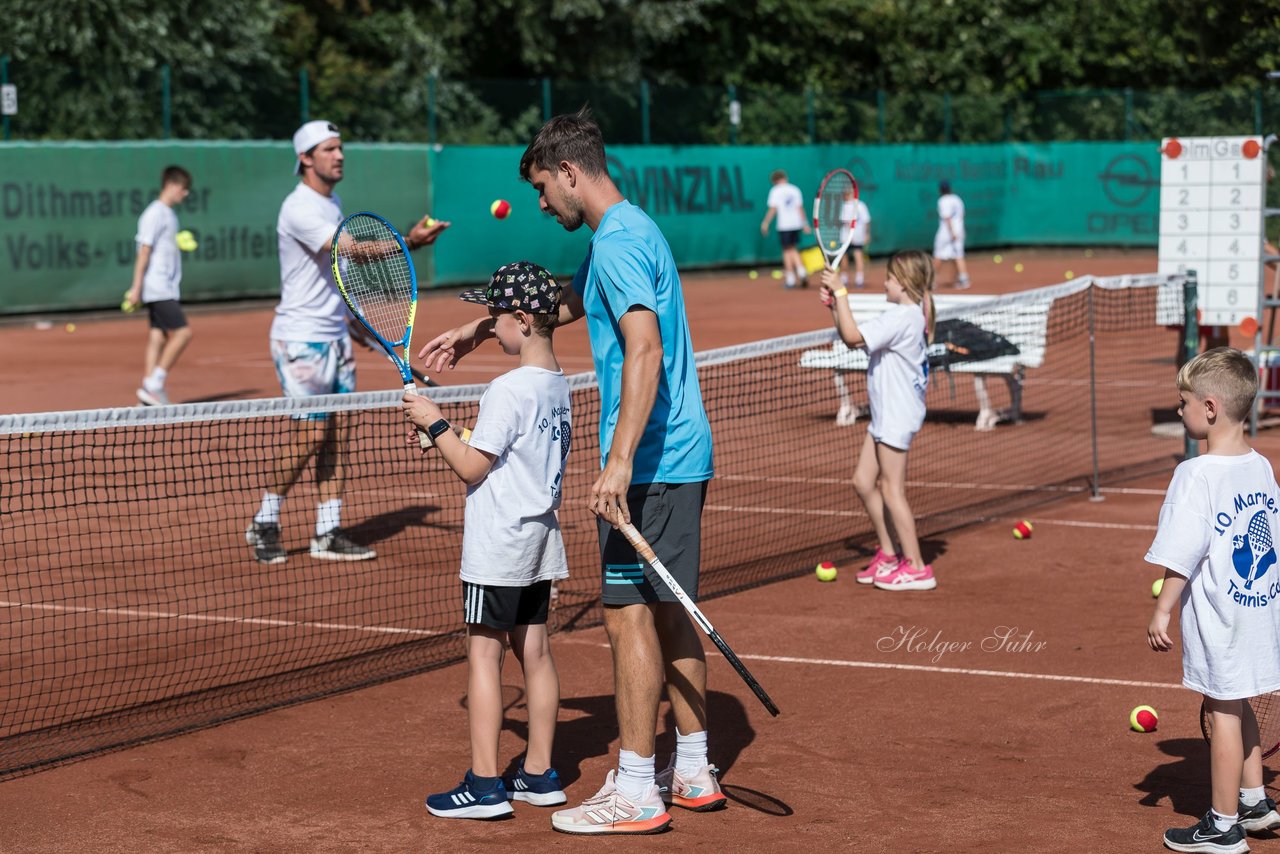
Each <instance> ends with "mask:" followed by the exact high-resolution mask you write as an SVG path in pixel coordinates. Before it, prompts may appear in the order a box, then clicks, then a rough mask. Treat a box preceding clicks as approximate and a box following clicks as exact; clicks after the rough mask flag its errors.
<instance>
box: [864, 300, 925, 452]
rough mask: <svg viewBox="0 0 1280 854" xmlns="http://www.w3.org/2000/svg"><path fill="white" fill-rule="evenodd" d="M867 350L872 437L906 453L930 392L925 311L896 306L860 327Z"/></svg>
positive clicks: (913, 306) (898, 304)
mask: <svg viewBox="0 0 1280 854" xmlns="http://www.w3.org/2000/svg"><path fill="white" fill-rule="evenodd" d="M858 330H859V331H860V332H861V333H862V338H863V341H865V342H866V343H865V344H864V345H863V346H865V347H866V349H867V356H868V366H867V398H868V401H869V402H870V404H871V426H870V428H869V429H870V431H871V435H872V436H873V437H874V438H876V439H878V440H880V441H882V442H885V443H886V444H889V445H892V446H893V447H895V448H899V449H901V450H906V449H907V445H908V444H909V443H910V441H911V437H912V436H914V435H915V434H916V433H917V432H919V430H920V428H921V427H922V426H923V425H924V413H925V392H926V391H928V388H929V356H928V344H927V342H926V341H925V320H924V309H923V307H921V306H919V305H916V304H915V303H908V304H905V305H904V304H901V303H895V304H892V305H890V306H889V308H888V309H886V310H885V311H884V312H882V313H881V314H880V315H879V316H877V317H873V318H871V319H870V320H867V321H866V322H865V323H859V324H858Z"/></svg>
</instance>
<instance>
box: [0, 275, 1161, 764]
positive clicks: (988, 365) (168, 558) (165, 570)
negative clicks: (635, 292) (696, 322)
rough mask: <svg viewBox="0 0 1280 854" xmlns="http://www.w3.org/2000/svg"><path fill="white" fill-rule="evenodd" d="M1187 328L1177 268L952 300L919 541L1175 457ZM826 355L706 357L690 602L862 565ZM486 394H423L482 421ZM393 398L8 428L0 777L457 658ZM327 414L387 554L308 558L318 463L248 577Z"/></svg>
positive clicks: (588, 401) (573, 594)
mask: <svg viewBox="0 0 1280 854" xmlns="http://www.w3.org/2000/svg"><path fill="white" fill-rule="evenodd" d="M870 302H874V301H870ZM870 302H869V303H868V306H869V308H868V310H873V309H874V306H871V305H870ZM1181 318H1182V288H1181V282H1180V280H1176V279H1171V278H1168V277H1156V276H1146V277H1121V278H1116V279H1092V278H1090V277H1082V278H1081V279H1077V280H1075V281H1072V282H1068V283H1064V284H1062V285H1057V286H1053V287H1050V288H1043V289H1039V290H1035V291H1028V292H1024V293H1022V294H1018V295H1012V296H1008V297H1001V298H994V299H984V298H971V299H968V300H965V299H959V298H953V299H945V298H940V299H939V337H938V343H937V344H935V346H934V348H933V351H932V357H931V361H932V363H933V366H934V367H933V372H932V378H931V383H930V387H929V392H928V404H929V416H928V419H927V421H926V424H925V427H924V429H923V430H922V432H921V433H920V434H919V435H918V436H917V438H916V440H915V442H914V444H913V445H912V450H911V457H910V466H909V471H908V479H909V494H910V499H911V502H912V506H913V508H914V510H915V512H916V514H917V516H918V523H919V528H920V533H921V535H922V536H926V537H927V536H932V535H936V534H937V533H938V532H940V531H945V530H947V529H950V528H954V527H957V526H960V525H964V524H968V523H971V522H973V521H975V520H982V519H990V518H993V517H998V516H999V514H1001V513H1005V512H1012V511H1014V510H1020V509H1023V508H1025V507H1028V506H1031V505H1033V504H1035V503H1037V502H1043V501H1047V500H1052V499H1054V498H1057V497H1060V496H1063V495H1068V494H1072V493H1077V492H1083V491H1088V490H1091V489H1097V488H1099V487H1100V486H1102V485H1105V484H1106V483H1109V482H1112V481H1115V480H1117V479H1119V478H1122V477H1124V476H1126V475H1128V474H1132V473H1134V472H1135V471H1144V472H1146V471H1153V470H1158V469H1161V468H1169V467H1172V465H1174V464H1175V463H1176V461H1177V460H1178V459H1179V458H1180V456H1181V453H1182V445H1181V443H1179V442H1174V441H1170V440H1169V439H1167V438H1160V437H1158V436H1155V435H1153V431H1152V426H1153V423H1155V422H1159V421H1171V420H1173V419H1174V416H1173V414H1172V407H1171V406H1170V405H1169V402H1170V401H1171V400H1176V397H1175V392H1174V389H1173V385H1172V384H1173V381H1174V376H1175V372H1176V367H1175V352H1176V348H1177V345H1178V341H1179V340H1180V333H1179V332H1178V331H1177V330H1176V329H1173V328H1172V327H1173V325H1174V324H1177V323H1179V322H1180V320H1181ZM694 333H695V336H696V333H697V330H696V328H695V329H694ZM833 342H834V336H833V333H832V332H831V331H829V330H823V331H819V332H813V333H807V334H802V335H796V336H790V337H787V338H780V339H775V340H771V341H763V342H757V343H753V344H747V345H743V346H738V347H731V348H725V349H721V350H714V351H709V352H704V353H701V354H700V355H699V356H698V365H699V368H698V370H699V377H700V380H701V385H702V391H703V396H704V399H705V402H706V406H707V411H708V414H709V416H710V418H711V423H712V432H713V435H714V438H715V443H716V449H715V455H716V471H717V476H716V478H715V480H714V481H713V482H712V485H711V487H710V491H709V494H708V504H707V507H706V511H705V514H704V517H703V523H704V540H703V541H704V545H703V567H704V568H703V576H702V585H701V586H702V591H703V594H704V596H714V595H719V594H723V593H726V592H729V591H733V590H738V589H742V588H745V587H750V586H755V585H759V584H764V583H768V582H771V581H775V580H778V579H781V578H785V577H789V576H792V575H795V574H797V573H800V572H804V571H807V570H808V569H809V568H810V567H811V566H812V564H813V562H815V561H816V560H819V559H823V560H830V559H834V560H840V558H841V557H844V558H845V559H846V560H848V561H849V562H851V563H852V562H854V561H856V560H860V559H861V557H859V556H860V555H861V554H864V553H865V551H866V549H865V547H866V546H867V545H868V544H870V543H871V529H870V525H869V523H868V520H867V518H866V516H865V514H864V513H863V511H862V508H861V505H860V504H859V502H858V500H857V497H856V495H855V494H854V492H853V490H852V487H851V476H852V471H853V466H854V463H855V461H856V459H857V455H858V453H859V448H860V447H861V443H862V441H863V436H864V434H865V430H866V425H867V419H866V417H865V416H864V415H860V413H861V410H860V409H859V407H860V406H862V405H864V404H865V402H866V391H865V359H864V360H863V361H862V362H861V363H860V364H859V363H858V361H857V359H858V357H859V356H860V354H858V353H856V352H853V353H850V352H848V351H845V350H844V348H843V347H842V346H841V345H837V344H834V343H833ZM1091 342H1092V345H1091ZM835 368H838V369H839V373H833V369H835ZM837 378H838V380H839V384H837V382H836V381H835V380H836V379H837ZM571 384H572V388H573V407H574V409H573V419H574V424H575V430H574V448H573V452H572V454H571V456H570V459H569V470H568V472H567V475H566V487H565V506H564V508H563V509H562V511H561V524H562V528H563V530H564V533H565V539H566V545H567V547H568V550H569V555H570V571H571V573H572V577H571V578H570V579H569V580H568V581H567V582H563V583H562V584H561V585H560V586H559V591H558V592H559V596H558V598H557V600H556V605H555V608H554V611H553V616H552V627H553V628H555V629H570V628H574V627H579V626H586V625H590V624H594V623H596V622H598V621H599V619H600V613H599V609H598V605H597V595H598V584H599V580H598V572H599V570H598V556H597V553H596V546H595V542H596V533H595V524H594V521H593V518H592V517H590V516H589V514H588V513H587V511H586V510H585V497H586V495H587V493H588V490H589V488H590V485H591V483H592V481H593V480H594V478H595V476H596V473H597V472H598V465H599V450H598V443H597V436H596V422H597V419H598V416H599V396H598V393H597V389H596V385H595V381H594V376H593V375H589V374H588V375H580V376H576V377H573V378H572V380H571ZM482 391H483V389H482V387H479V386H468V387H454V388H442V389H434V390H432V391H431V394H432V396H433V398H434V399H435V400H436V401H437V402H438V403H440V405H441V407H442V409H443V410H444V412H445V415H446V417H448V418H449V419H450V420H451V421H453V422H455V423H461V424H470V423H472V422H473V421H474V419H475V415H476V411H477V402H478V399H479V395H480V393H481V392H482ZM399 396H400V395H399V392H377V393H360V394H350V395H339V396H331V397H318V398H310V399H306V400H288V399H277V400H248V401H234V402H222V403H213V404H191V405H182V406H170V407H162V408H155V409H143V408H131V409H111V410H94V411H84V412H62V413H44V414H32V415H8V416H0V558H2V560H3V564H4V573H3V585H4V586H3V590H0V613H3V614H4V621H3V623H2V624H0V626H2V628H0V631H2V632H3V643H2V644H0V650H3V651H2V652H0V655H2V656H3V658H4V661H3V671H4V673H5V674H6V675H7V678H6V679H5V680H4V682H3V683H0V709H2V710H3V714H0V778H4V777H12V776H15V775H19V774H23V773H28V772H30V771H33V770H38V769H40V768H43V767H49V766H51V765H54V764H57V763H60V762H63V761H66V760H69V759H72V758H75V757H79V756H84V755H89V754H93V753H96V752H99V751H103V750H107V749H112V748H117V747H121V746H125V745H130V744H136V743H139V742H142V741H146V740H149V739H153V738H157V737H162V736H166V735H171V734H174V733H178V732H182V731H186V730H190V729H193V728H197V727H202V726H207V725H210V724H214V723H218V722H221V721H226V720H230V719H233V718H236V717H240V716H243V715H247V714H252V713H255V712H259V711H262V710H265V709H270V708H274V707H278V706H281V705H284V704H289V703H295V702H299V701H303V700H307V699H310V698H314V697H319V696H323V695H327V694H331V693H334V692H338V691H344V690H349V689H352V688H356V687H359V686H363V685H367V684H371V683H375V682H378V681H382V680H386V679H390V678H396V677H399V676H404V675H407V674H411V673H414V672H418V671H421V670H423V669H426V668H429V667H433V666H437V665H440V664H443V663H447V662H451V661H456V660H458V659H460V658H461V656H462V650H463V646H462V641H461V638H462V631H461V625H460V602H459V593H460V591H459V583H458V581H457V569H458V560H459V552H460V546H461V533H462V518H463V515H462V514H463V503H464V489H463V487H462V485H461V484H460V483H459V482H458V481H457V479H456V478H455V477H454V476H453V475H452V474H451V473H450V472H449V471H448V470H447V467H446V466H445V465H444V463H443V462H442V461H441V460H440V458H439V457H438V455H435V454H429V455H427V456H426V457H425V458H424V457H420V456H419V453H418V451H417V450H416V448H410V447H409V446H407V445H406V436H405V432H406V431H405V426H404V421H403V419H402V417H401V414H400V408H399ZM322 412H330V413H341V414H342V417H343V418H344V419H345V421H346V423H347V424H348V425H349V429H350V430H351V432H352V441H351V442H350V446H349V453H348V458H347V486H346V490H345V501H344V507H343V511H342V514H343V522H344V524H345V526H346V529H347V531H348V533H349V534H350V536H351V537H352V538H353V539H354V540H356V541H357V542H360V543H363V544H367V545H369V546H372V547H373V548H375V549H376V550H377V553H378V556H377V559H376V560H371V561H365V562H354V563H334V562H327V561H320V560H314V559H312V558H311V557H310V556H309V555H308V549H307V546H308V542H309V539H310V537H311V536H312V535H313V531H314V522H315V514H316V504H317V500H318V497H317V494H316V490H315V487H314V485H313V484H312V483H311V482H310V481H309V480H308V478H309V474H308V475H304V478H303V480H302V481H300V482H299V484H298V486H297V487H296V488H295V489H294V491H293V492H292V493H291V494H290V496H289V497H288V499H287V500H286V501H285V504H284V508H283V514H282V518H281V528H282V531H283V539H284V545H285V546H286V548H287V549H288V552H289V554H288V559H287V561H286V562H285V563H283V564H279V565H271V566H266V565H261V564H259V563H257V562H256V561H255V560H254V557H253V551H252V548H251V547H250V546H249V545H248V543H247V542H246V537H245V529H246V526H247V525H248V523H249V520H250V518H251V517H252V516H253V514H254V512H255V511H256V509H257V507H258V504H259V502H260V500H261V496H262V492H263V489H264V487H265V486H266V484H267V483H268V480H269V479H270V476H271V471H272V466H273V464H274V462H273V461H274V458H275V455H276V451H277V449H278V447H279V446H280V445H281V444H282V443H283V442H284V441H285V440H286V438H287V437H288V435H289V433H290V430H291V429H292V428H291V424H293V423H295V421H294V419H295V417H296V416H306V415H314V414H317V413H322ZM841 413H843V415H842V417H841V418H840V421H843V422H846V423H838V421H837V415H838V414H841ZM1001 415H1003V416H1004V417H1006V418H1011V419H1012V420H1013V423H999V424H996V423H995V422H996V421H997V420H998V419H999V417H1000V416H1001ZM1095 421H1096V425H1097V429H1096V431H1094V430H1093V429H1092V428H1091V424H1092V423H1093V422H1095ZM848 422H852V423H848ZM978 428H982V429H978ZM947 562H948V563H952V562H954V563H956V564H962V563H963V558H962V556H956V557H955V558H951V557H950V556H949V557H948V559H947Z"/></svg>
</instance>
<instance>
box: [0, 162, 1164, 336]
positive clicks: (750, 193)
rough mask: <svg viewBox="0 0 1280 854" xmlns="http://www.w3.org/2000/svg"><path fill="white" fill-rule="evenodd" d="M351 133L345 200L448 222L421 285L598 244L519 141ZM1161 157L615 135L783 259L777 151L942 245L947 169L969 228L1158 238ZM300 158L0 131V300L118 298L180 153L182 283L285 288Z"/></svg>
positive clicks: (52, 303)
mask: <svg viewBox="0 0 1280 854" xmlns="http://www.w3.org/2000/svg"><path fill="white" fill-rule="evenodd" d="M345 152H346V163H345V177H344V180H343V181H342V183H341V184H339V185H338V190H337V191H338V194H339V196H340V197H341V199H342V203H343V209H344V211H345V212H346V213H348V214H350V213H354V212H357V211H360V210H372V211H374V212H376V213H379V214H381V215H383V216H385V217H386V218H387V219H389V220H390V221H391V222H392V223H394V224H395V225H396V226H397V227H398V228H401V229H404V228H407V227H408V226H409V224H410V223H411V222H413V221H414V220H415V219H416V218H417V217H419V216H421V215H423V214H426V213H431V214H432V215H433V216H435V217H436V218H438V219H445V220H449V221H450V222H451V223H452V226H451V228H450V229H449V230H448V231H447V232H445V234H444V235H443V236H442V237H441V238H440V240H439V242H438V243H437V245H436V246H435V247H434V248H430V249H423V250H419V251H418V252H417V253H416V254H415V256H414V257H415V262H416V264H417V268H418V274H419V279H420V284H421V286H422V287H444V286H456V285H461V284H470V283H475V282H481V281H484V280H485V279H487V278H488V276H489V274H490V273H491V272H492V271H493V270H494V269H496V268H497V267H498V266H500V265H502V264H505V263H507V262H509V261H514V260H520V259H527V260H530V261H535V262H537V263H539V264H542V265H543V266H545V267H547V268H549V269H551V270H552V271H553V272H555V273H557V274H559V275H562V276H563V275H569V274H572V273H573V272H574V271H576V270H577V268H578V266H579V265H580V263H581V262H582V259H583V258H584V256H585V254H586V250H587V246H588V242H589V240H590V238H591V232H590V229H589V228H587V227H586V226H583V227H582V228H580V229H578V230H577V231H576V232H573V233H569V232H566V231H565V230H564V229H563V228H562V227H561V226H560V225H559V224H558V223H557V222H556V221H555V220H554V219H552V218H551V217H549V216H547V215H545V214H544V213H542V212H541V211H540V209H539V204H538V194H537V192H536V191H535V190H534V188H533V187H531V186H530V185H529V184H528V183H525V182H522V181H521V180H520V177H519V163H520V156H521V154H522V153H523V148H521V147H515V146H512V147H506V146H502V147H498V146H465V147H464V146H458V147H453V146H450V147H435V148H433V147H429V146H426V145H388V144H351V143H348V144H347V145H346V146H345ZM1158 158H1159V153H1158V151H1157V146H1156V145H1155V144H1154V143H1150V142H1144V143H1119V142H1117V143H1099V142H1074V143H1043V144H1023V143H1003V144H990V145H868V146H854V145H822V146H759V147H756V146H741V147H738V146H732V147H731V146H680V147H672V146H614V147H610V148H608V150H607V169H608V172H609V175H610V176H611V177H612V179H613V181H614V183H616V184H617V186H618V188H619V189H620V190H621V191H622V193H623V195H625V196H626V197H627V198H628V199H630V200H631V201H632V202H634V203H635V204H637V205H639V206H640V207H642V208H644V209H645V210H646V211H648V212H649V214H650V215H651V216H653V217H654V219H655V220H656V221H657V222H658V224H659V225H660V226H661V228H662V230H663V233H664V234H665V235H666V238H667V240H668V242H669V243H670V244H671V248H672V251H673V253H674V255H675V257H676V261H677V263H678V264H680V266H681V267H683V268H686V269H691V268H697V267H717V266H731V265H747V264H762V263H777V262H778V261H779V260H780V256H781V250H780V248H779V244H778V238H777V235H776V232H775V231H774V230H773V229H772V227H771V228H770V229H769V233H768V234H766V235H762V234H761V232H760V225H761V221H762V220H763V219H764V216H765V212H766V198H767V196H768V193H769V188H770V174H771V173H772V172H773V171H774V170H776V169H782V170H784V171H785V172H786V173H787V176H788V179H789V180H790V181H791V182H792V183H795V184H796V185H797V186H799V187H800V189H801V190H802V191H803V193H804V196H805V205H806V212H807V211H808V208H809V206H811V205H812V201H813V193H814V192H815V191H816V190H817V188H818V186H819V184H820V183H821V181H822V178H823V176H824V175H825V174H826V173H827V172H828V171H829V170H831V169H834V168H839V167H843V168H846V169H849V170H850V171H851V172H852V173H853V175H854V177H855V178H856V179H857V181H858V186H859V192H860V195H861V198H862V199H863V200H864V201H865V202H866V203H867V205H868V207H869V209H870V212H871V241H870V244H869V246H868V251H869V252H870V253H871V254H873V255H877V256H878V255H884V254H887V253H890V252H894V251H898V250H901V249H925V250H931V249H932V246H933V236H934V233H935V231H936V230H937V226H938V220H937V198H938V184H939V182H942V181H947V182H949V183H950V184H951V186H952V188H953V190H954V191H955V192H956V193H957V194H959V196H960V197H961V198H962V199H963V201H964V203H965V208H966V231H967V244H968V245H969V246H970V247H974V248H977V247H989V246H1013V245H1085V246H1102V245H1135V246H1138V245H1148V246H1154V245H1155V243H1156V240H1157V231H1158V211H1159V192H1158V187H1159V179H1160V175H1159V159H1158ZM293 161H294V157H293V151H292V149H291V147H290V146H289V144H288V143H283V142H262V143H242V142H200V143H194V142H186V143H181V142H180V143H170V142H164V143H161V142H151V143H31V142H21V143H8V144H0V271H3V272H2V273H0V275H2V278H0V294H3V309H0V310H2V311H3V312H5V313H23V312H38V311H56V310H74V309H92V308H99V309H100V308H110V307H114V306H118V305H119V303H120V298H121V296H122V295H123V293H124V291H125V290H126V289H127V288H128V286H129V283H130V278H131V275H132V270H133V263H134V258H135V253H136V249H135V247H134V234H135V233H136V230H137V220H138V216H139V214H141V212H142V210H143V209H144V208H145V207H146V206H147V204H149V203H150V201H151V200H152V199H153V198H154V197H155V195H156V193H157V191H158V190H159V178H160V172H161V170H162V169H163V168H164V167H165V166H167V165H170V164H177V165H181V166H183V167H184V168H186V169H187V170H188V171H189V172H191V173H192V176H193V178H194V185H193V188H192V192H191V195H190V197H189V198H188V199H187V201H186V202H185V203H184V204H183V205H181V206H180V207H179V208H178V209H177V214H178V218H179V221H180V222H181V225H182V227H183V228H186V229H190V230H191V231H192V232H193V233H194V234H195V236H196V239H197V243H198V246H197V249H196V250H195V251H194V252H188V253H184V254H183V277H182V299H183V301H184V302H199V301H207V300H223V299H236V298H250V297H253V298H261V297H272V296H276V295H278V294H279V289H280V271H279V261H278V247H277V239H276V234H275V223H276V217H277V214H278V212H279V209H280V203H281V202H282V201H283V199H284V198H285V196H286V195H288V193H289V192H290V191H291V190H292V189H293V187H294V186H295V184H296V183H297V178H296V177H295V176H294V175H293V171H292V166H293ZM498 199H505V200H506V201H508V202H509V203H510V205H511V213H510V215H509V216H508V217H507V218H505V219H502V220H498V219H496V218H494V217H493V216H492V215H491V214H490V212H489V209H490V205H491V204H492V203H493V202H494V201H496V200H498ZM803 240H804V242H803V243H802V246H803V245H811V244H812V243H813V238H812V236H811V235H806V236H805V237H804V238H803Z"/></svg>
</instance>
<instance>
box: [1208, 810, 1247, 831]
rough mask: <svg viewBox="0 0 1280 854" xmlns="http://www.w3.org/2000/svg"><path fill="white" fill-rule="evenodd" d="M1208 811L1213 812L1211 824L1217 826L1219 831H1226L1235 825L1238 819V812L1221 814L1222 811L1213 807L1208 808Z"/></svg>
mask: <svg viewBox="0 0 1280 854" xmlns="http://www.w3.org/2000/svg"><path fill="white" fill-rule="evenodd" d="M1209 812H1211V813H1213V826H1214V827H1216V828H1218V832H1219V833H1226V832H1227V831H1228V830H1230V829H1231V828H1232V827H1234V826H1235V824H1236V822H1238V821H1239V820H1240V814H1239V813H1232V814H1231V815H1223V814H1222V813H1220V812H1218V811H1217V810H1215V809H1213V808H1210V809H1209Z"/></svg>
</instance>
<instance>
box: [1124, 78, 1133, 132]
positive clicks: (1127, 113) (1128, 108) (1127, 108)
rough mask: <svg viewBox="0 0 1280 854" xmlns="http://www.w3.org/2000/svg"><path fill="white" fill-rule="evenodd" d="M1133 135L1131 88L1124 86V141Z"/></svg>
mask: <svg viewBox="0 0 1280 854" xmlns="http://www.w3.org/2000/svg"><path fill="white" fill-rule="evenodd" d="M1132 137H1133V89H1131V88H1130V87H1128V86H1126V87H1124V141H1125V142H1128V141H1129V140H1130V139H1131V138H1132Z"/></svg>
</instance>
